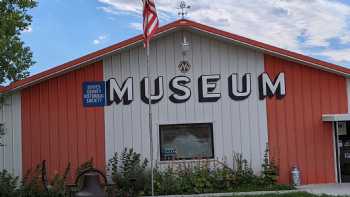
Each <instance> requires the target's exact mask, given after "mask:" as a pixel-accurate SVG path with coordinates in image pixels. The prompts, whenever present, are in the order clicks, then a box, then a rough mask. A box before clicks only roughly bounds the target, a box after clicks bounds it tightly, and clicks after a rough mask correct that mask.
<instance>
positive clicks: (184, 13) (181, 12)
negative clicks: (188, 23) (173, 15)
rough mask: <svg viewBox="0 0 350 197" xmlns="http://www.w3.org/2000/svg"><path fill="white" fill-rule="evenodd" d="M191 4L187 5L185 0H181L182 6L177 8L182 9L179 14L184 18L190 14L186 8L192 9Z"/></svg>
mask: <svg viewBox="0 0 350 197" xmlns="http://www.w3.org/2000/svg"><path fill="white" fill-rule="evenodd" d="M190 8H191V6H189V5H187V4H186V2H185V1H181V2H180V6H179V7H178V8H177V9H179V10H181V11H180V12H179V13H178V14H179V16H181V18H182V19H184V18H185V16H186V15H187V14H188V12H187V11H186V9H190Z"/></svg>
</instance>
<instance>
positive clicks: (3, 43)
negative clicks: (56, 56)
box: [0, 0, 37, 84]
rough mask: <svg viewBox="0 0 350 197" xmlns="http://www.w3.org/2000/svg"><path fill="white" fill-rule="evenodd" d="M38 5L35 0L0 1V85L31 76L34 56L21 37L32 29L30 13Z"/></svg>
mask: <svg viewBox="0 0 350 197" xmlns="http://www.w3.org/2000/svg"><path fill="white" fill-rule="evenodd" d="M36 5H37V2H36V1H35V0H0V84H3V83H5V82H6V83H8V82H13V81H17V80H20V79H23V78H25V77H27V76H28V75H29V72H28V69H29V67H30V66H32V65H33V64H34V61H33V60H32V56H33V54H32V52H31V50H30V48H29V47H27V46H25V45H24V42H23V41H21V38H20V35H21V32H22V31H24V30H26V29H28V28H29V27H30V25H31V22H32V17H31V15H30V14H28V11H29V10H30V9H32V8H34V7H35V6H36Z"/></svg>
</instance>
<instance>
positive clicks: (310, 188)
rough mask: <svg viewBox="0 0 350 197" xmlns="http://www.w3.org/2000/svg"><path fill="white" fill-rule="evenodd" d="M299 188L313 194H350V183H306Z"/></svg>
mask: <svg viewBox="0 0 350 197" xmlns="http://www.w3.org/2000/svg"><path fill="white" fill-rule="evenodd" d="M298 190H301V191H305V192H309V193H312V194H328V195H343V196H344V195H347V196H350V183H342V184H320V185H304V186H300V187H298Z"/></svg>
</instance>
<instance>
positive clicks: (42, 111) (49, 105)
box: [21, 62, 105, 181]
mask: <svg viewBox="0 0 350 197" xmlns="http://www.w3.org/2000/svg"><path fill="white" fill-rule="evenodd" d="M101 80H103V65H102V62H98V63H95V64H92V65H89V66H87V67H85V68H82V69H79V70H77V71H72V72H70V73H67V74H65V75H62V76H60V77H57V78H53V79H49V80H47V81H45V82H42V83H40V84H37V85H34V86H32V87H28V88H26V89H24V90H23V91H22V96H21V99H22V101H21V102H22V106H23V107H22V135H23V139H22V143H23V158H22V159H23V170H24V172H26V171H27V170H28V169H31V168H33V167H35V166H36V165H37V164H39V163H40V162H41V161H42V160H47V164H48V171H49V177H51V178H52V176H53V175H54V174H55V173H56V172H60V173H63V171H64V170H65V168H66V167H67V165H68V163H69V162H70V163H71V165H72V166H71V167H72V173H71V175H72V176H71V177H70V180H71V181H72V180H73V176H74V175H75V170H76V168H77V167H78V166H79V165H80V164H82V163H84V162H86V161H87V160H88V159H91V158H93V159H94V162H95V164H96V166H97V167H98V168H99V169H101V170H104V168H105V139H104V136H105V135H104V110H103V108H84V107H83V103H82V83H83V82H84V81H101Z"/></svg>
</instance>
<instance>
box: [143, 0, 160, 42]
mask: <svg viewBox="0 0 350 197" xmlns="http://www.w3.org/2000/svg"><path fill="white" fill-rule="evenodd" d="M142 1H143V36H144V46H145V47H147V46H148V45H149V42H150V40H151V38H152V36H153V35H154V33H155V32H156V31H157V29H158V25H159V20H158V16H157V10H156V6H155V3H154V0H142Z"/></svg>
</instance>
